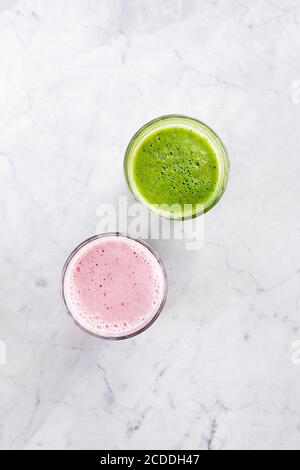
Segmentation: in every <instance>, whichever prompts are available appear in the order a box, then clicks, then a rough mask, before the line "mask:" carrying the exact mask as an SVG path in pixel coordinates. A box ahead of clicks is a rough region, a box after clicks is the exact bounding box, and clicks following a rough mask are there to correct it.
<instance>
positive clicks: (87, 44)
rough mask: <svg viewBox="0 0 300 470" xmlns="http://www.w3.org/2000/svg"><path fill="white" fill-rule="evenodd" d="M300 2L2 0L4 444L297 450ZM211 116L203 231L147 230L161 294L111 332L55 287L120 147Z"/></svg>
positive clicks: (0, 411) (92, 217)
mask: <svg viewBox="0 0 300 470" xmlns="http://www.w3.org/2000/svg"><path fill="white" fill-rule="evenodd" d="M299 56H300V4H299V1H298V0H270V1H269V0H252V1H251V2H249V1H248V0H239V1H237V0H236V1H235V0H229V1H226V2H222V1H218V0H211V1H210V0H19V1H18V0H0V175H1V179H0V185H1V186H0V187H1V197H0V225H1V229H0V237H1V238H0V240H1V246H2V250H1V255H0V340H2V341H5V343H6V350H7V351H6V353H7V358H6V359H7V360H6V365H1V366H0V447H1V448H3V449H23V448H24V449H49V448H50V449H71V448H72V449H91V448H97V449H106V448H113V449H122V448H123V449H134V448H140V449H149V448H158V449H162V448H164V449H188V448H190V449H208V448H209V449H300V400H299V393H300V365H298V366H297V365H296V363H297V362H299V361H296V360H295V357H294V360H292V350H291V348H292V345H293V344H294V342H295V341H299V340H300V329H299V328H300V315H299V314H300V290H299V281H300V250H299V235H300V218H299V215H300V213H299V212H300V210H299V198H300V184H299V174H300V158H299V146H300V133H299V118H300V82H299V80H300V61H299ZM168 113H183V114H188V115H191V116H195V117H198V118H200V119H201V120H203V121H204V122H207V123H208V124H210V125H211V126H212V127H213V128H214V129H215V130H216V131H217V132H218V133H219V134H220V135H221V136H222V137H223V140H224V141H225V143H226V144H227V146H228V148H229V152H230V156H231V162H232V172H231V180H230V185H229V188H228V191H227V193H226V195H225V197H224V199H223V200H222V203H221V204H219V205H218V206H217V207H216V208H215V209H214V210H213V211H211V212H210V213H209V214H208V215H207V217H206V219H205V240H206V242H205V245H204V247H203V249H202V250H201V251H199V252H197V253H194V252H192V253H186V252H185V251H184V250H183V249H182V247H181V246H180V245H178V244H175V243H173V242H171V243H166V242H155V243H154V246H155V247H156V248H157V249H158V250H159V252H160V254H161V256H162V258H163V259H164V261H165V264H166V268H167V270H168V273H169V280H170V292H169V300H168V305H167V307H166V309H165V311H164V313H163V315H162V316H161V318H160V319H159V320H158V322H157V323H156V324H155V325H154V326H153V327H152V328H151V329H150V330H148V331H147V332H146V333H145V334H143V335H141V336H140V337H137V338H135V339H132V340H129V341H127V342H121V343H108V342H100V341H97V340H96V339H93V338H91V337H88V336H87V335H85V334H83V333H82V332H81V331H79V330H78V329H76V328H75V327H74V326H73V325H72V323H71V322H70V321H69V319H68V318H67V316H66V315H65V313H64V310H63V308H62V305H61V301H60V297H59V279H60V271H61V268H62V264H63V262H64V259H65V257H66V256H67V254H68V253H69V251H70V250H71V249H72V248H73V247H74V246H75V245H76V244H77V243H78V242H80V241H82V240H83V239H85V238H87V237H88V236H90V235H92V234H94V232H95V227H96V224H97V217H96V209H97V207H98V205H99V204H100V203H102V202H115V201H117V197H118V195H119V194H124V193H126V184H125V181H124V178H123V173H122V160H123V154H124V149H125V147H126V144H127V143H128V140H129V138H130V137H131V135H132V133H133V132H134V131H135V130H136V129H137V128H138V127H139V126H140V125H141V124H143V123H144V122H146V121H148V120H149V119H151V118H154V117H157V116H159V115H163V114H168Z"/></svg>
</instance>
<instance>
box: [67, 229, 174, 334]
mask: <svg viewBox="0 0 300 470" xmlns="http://www.w3.org/2000/svg"><path fill="white" fill-rule="evenodd" d="M165 292H166V278H165V272H164V269H163V267H162V265H161V263H160V262H159V261H158V259H157V257H156V256H155V255H154V254H153V253H152V251H150V249H149V248H148V247H146V246H145V245H144V244H142V243H140V242H138V241H136V240H132V239H130V238H127V237H124V236H116V235H109V236H104V237H101V238H94V239H91V240H89V241H88V242H86V243H85V244H83V245H81V247H80V248H79V249H78V250H77V251H76V252H75V254H73V255H72V256H71V259H69V262H68V263H67V266H66V268H65V272H64V279H63V296H64V300H65V303H66V306H67V309H68V311H69V313H70V314H71V316H72V317H73V318H74V320H75V322H76V323H77V324H79V326H81V327H82V328H84V329H85V330H87V331H88V332H90V333H93V334H95V335H97V336H101V337H106V338H118V337H119V338H120V337H124V336H130V335H134V334H136V333H137V332H139V331H140V330H143V329H144V328H145V327H146V326H147V325H149V324H150V323H151V322H152V321H153V320H154V319H155V318H156V316H157V314H158V313H159V311H160V309H161V307H162V305H163V303H164V300H165Z"/></svg>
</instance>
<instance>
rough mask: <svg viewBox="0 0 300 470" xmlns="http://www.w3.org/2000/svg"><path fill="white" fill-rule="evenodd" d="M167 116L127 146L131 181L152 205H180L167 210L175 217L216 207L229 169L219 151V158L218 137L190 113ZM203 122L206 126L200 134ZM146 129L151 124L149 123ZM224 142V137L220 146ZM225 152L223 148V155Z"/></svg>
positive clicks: (134, 190)
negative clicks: (180, 115)
mask: <svg viewBox="0 0 300 470" xmlns="http://www.w3.org/2000/svg"><path fill="white" fill-rule="evenodd" d="M176 119H177V120H176ZM179 119H181V120H182V122H184V124H185V123H186V121H188V122H192V124H193V126H194V127H193V128H192V125H191V126H186V124H185V125H182V126H180V122H178V120H179ZM164 120H165V121H166V120H168V125H162V126H159V125H158V124H155V123H159V122H160V121H159V120H156V121H153V123H154V125H156V128H154V129H151V127H150V130H149V131H147V132H146V133H144V135H143V132H145V131H143V129H142V130H141V131H140V133H142V134H141V135H140V136H139V133H138V134H137V135H136V136H135V137H134V138H133V140H132V141H133V142H134V145H133V144H131V145H132V147H131V146H129V150H127V159H126V160H125V161H126V162H127V163H126V164H127V165H128V163H129V164H130V169H129V170H128V168H126V170H127V174H128V175H130V176H129V177H128V180H129V185H130V187H131V189H132V191H133V192H134V194H135V195H136V196H137V198H138V199H139V200H141V201H142V202H144V203H145V204H146V205H147V206H148V207H149V208H154V207H158V206H160V207H162V206H168V207H170V208H171V207H173V208H174V207H177V209H170V210H169V211H168V210H167V209H165V214H163V215H167V216H169V217H174V218H177V217H178V216H180V214H181V215H182V217H185V216H187V217H191V216H194V215H198V214H199V213H200V212H205V211H206V210H208V209H209V208H210V207H212V206H213V205H214V204H215V202H216V199H217V198H218V197H220V195H218V192H219V190H220V184H219V183H220V180H221V179H222V178H224V174H225V173H224V168H223V167H222V161H221V163H220V156H219V158H218V152H219V150H218V145H219V142H220V141H219V140H218V137H217V136H216V135H215V134H214V133H213V132H212V131H211V130H210V129H209V128H207V127H205V126H204V125H203V124H202V123H198V122H196V124H194V122H195V121H193V120H190V119H189V118H185V117H179V118H176V117H172V116H171V117H166V118H162V121H164ZM151 125H153V124H152V123H150V126H151ZM198 125H199V132H197V130H198V128H197V126H198ZM148 126H149V125H148ZM200 126H203V129H204V132H203V133H202V135H201V130H202V128H201V127H200ZM144 129H146V130H147V126H145V128H144ZM206 129H208V131H207V132H208V133H209V132H210V133H211V134H209V135H212V136H213V137H212V138H211V139H210V138H209V137H207V135H206V134H205V132H206ZM215 142H217V143H215ZM221 145H222V144H221V142H220V148H221ZM222 149H223V147H222ZM225 153H226V151H225V149H224V159H225ZM128 155H130V158H129V157H128ZM219 155H220V152H219ZM226 156H227V154H226ZM224 161H225V160H224ZM226 182H227V180H226ZM214 199H215V200H214ZM187 206H189V208H188V209H187ZM201 206H202V210H200V212H199V207H201ZM158 212H159V211H158ZM160 212H163V211H160Z"/></svg>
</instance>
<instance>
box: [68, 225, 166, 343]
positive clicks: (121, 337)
mask: <svg viewBox="0 0 300 470" xmlns="http://www.w3.org/2000/svg"><path fill="white" fill-rule="evenodd" d="M108 237H122V238H127V239H129V240H132V241H134V242H136V243H139V244H141V245H143V246H144V247H145V248H146V249H147V250H148V251H149V252H150V253H151V254H152V255H153V256H154V258H155V259H156V261H157V262H158V264H159V267H160V269H161V273H162V278H163V281H164V288H163V298H162V301H161V303H160V304H159V307H158V308H157V311H156V313H155V315H154V316H153V317H152V318H151V320H150V321H149V322H148V323H146V325H144V326H143V327H141V328H139V329H137V330H136V331H134V332H132V333H129V334H122V335H119V336H109V335H108V336H104V335H100V334H97V333H94V332H92V331H89V330H88V329H87V328H85V327H84V326H82V325H81V324H80V323H79V322H78V321H77V320H76V319H75V317H74V315H73V314H72V312H71V309H70V308H69V306H68V303H67V300H66V296H65V279H66V274H67V270H68V267H69V265H70V263H71V261H72V260H73V258H74V256H75V255H76V254H77V253H78V252H80V250H81V249H82V248H84V247H85V246H87V245H89V244H90V243H92V242H93V241H95V240H98V239H102V238H108ZM60 294H61V298H62V302H63V304H64V307H65V310H66V313H67V314H68V316H69V317H70V318H71V319H72V321H73V323H74V324H75V325H76V326H77V327H78V328H80V329H81V330H82V331H83V332H85V333H87V334H89V335H90V336H93V337H94V338H97V339H102V340H108V341H121V340H125V339H130V338H133V337H135V336H138V335H140V334H141V333H143V332H144V331H146V330H147V329H148V328H150V326H152V325H153V323H154V322H155V321H156V320H157V319H158V317H159V316H160V314H161V312H162V310H163V309H164V306H165V304H166V301H167V296H168V276H167V272H166V269H165V266H164V264H163V262H162V260H161V258H160V256H159V255H158V253H157V252H156V251H155V250H154V249H153V248H152V247H151V246H150V245H149V244H148V243H146V242H145V241H144V240H140V239H136V238H133V237H130V236H129V235H126V234H123V233H121V232H107V233H100V234H97V235H93V236H92V237H89V238H87V239H86V240H84V241H83V242H81V243H80V244H79V245H78V246H76V248H74V250H73V251H72V252H71V253H70V255H69V256H68V258H67V259H66V261H65V264H64V267H63V270H62V274H61V283H60Z"/></svg>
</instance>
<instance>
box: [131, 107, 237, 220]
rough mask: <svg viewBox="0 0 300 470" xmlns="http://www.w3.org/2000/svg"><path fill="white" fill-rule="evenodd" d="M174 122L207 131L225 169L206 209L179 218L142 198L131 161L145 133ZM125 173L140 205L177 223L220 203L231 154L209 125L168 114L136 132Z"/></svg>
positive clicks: (192, 217) (224, 188) (184, 116)
mask: <svg viewBox="0 0 300 470" xmlns="http://www.w3.org/2000/svg"><path fill="white" fill-rule="evenodd" d="M173 120H179V121H180V120H181V121H183V122H184V123H188V122H191V123H193V124H195V126H198V128H202V129H203V130H206V131H207V133H208V135H210V137H211V138H212V141H213V142H211V141H209V144H210V145H211V146H212V148H213V150H216V149H218V150H220V155H219V156H218V155H217V158H218V162H219V164H220V161H221V162H222V168H223V175H222V177H220V179H219V181H218V186H217V188H216V190H215V192H214V193H213V195H212V197H211V199H210V200H209V203H208V205H207V206H206V207H204V208H203V210H202V211H199V212H197V211H196V212H195V213H193V214H191V215H185V214H184V211H182V214H180V216H179V217H176V216H173V215H172V214H168V213H164V212H160V211H156V210H155V209H154V208H155V205H154V204H150V203H148V202H147V201H146V200H145V199H144V198H143V196H141V194H140V192H139V191H138V190H137V188H136V186H135V185H134V184H133V182H132V179H131V177H130V167H131V161H132V158H133V157H134V155H135V151H136V150H137V148H135V149H134V150H135V151H134V152H133V147H134V145H135V144H136V143H138V144H137V145H140V144H141V143H142V142H143V139H141V140H140V142H138V140H139V138H140V136H141V135H143V133H145V132H146V131H147V130H148V129H149V130H151V129H152V128H154V127H155V125H156V124H158V123H160V122H166V121H170V122H172V121H173ZM158 129H159V127H158ZM158 129H157V130H158ZM154 130H155V129H153V131H154ZM149 135H151V133H150V132H149V134H145V137H147V136H149ZM199 135H201V136H202V137H204V138H206V137H207V136H205V135H202V134H201V133H199ZM123 171H124V176H125V179H126V182H127V186H128V188H129V190H130V192H131V194H132V196H133V197H134V199H135V200H136V201H137V202H138V203H140V204H142V206H143V207H145V208H146V209H147V210H148V211H149V212H152V213H155V214H156V215H157V216H159V217H161V218H166V219H169V220H174V221H176V220H189V219H194V218H196V217H199V216H200V215H203V214H205V213H206V212H208V211H209V210H211V209H212V208H213V207H214V206H215V205H216V204H217V203H218V202H219V201H220V199H221V197H222V196H223V194H224V192H225V190H226V188H227V184H228V179H229V171H230V160H229V154H228V151H227V148H226V147H225V145H224V143H223V141H222V140H221V139H220V137H219V136H218V135H217V133H216V132H215V131H214V130H213V129H212V128H211V127H209V126H208V125H207V124H205V123H204V122H202V121H200V120H199V119H196V118H193V117H190V116H187V115H184V114H166V115H164V116H160V117H157V118H155V119H152V120H151V121H149V122H147V123H146V124H144V125H143V126H142V127H141V128H140V129H139V130H138V131H137V132H135V134H134V135H133V137H132V138H131V139H130V141H129V144H128V146H127V148H126V151H125V156H124V163H123ZM196 205H197V204H196ZM199 206H202V207H203V205H200V204H199Z"/></svg>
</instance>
